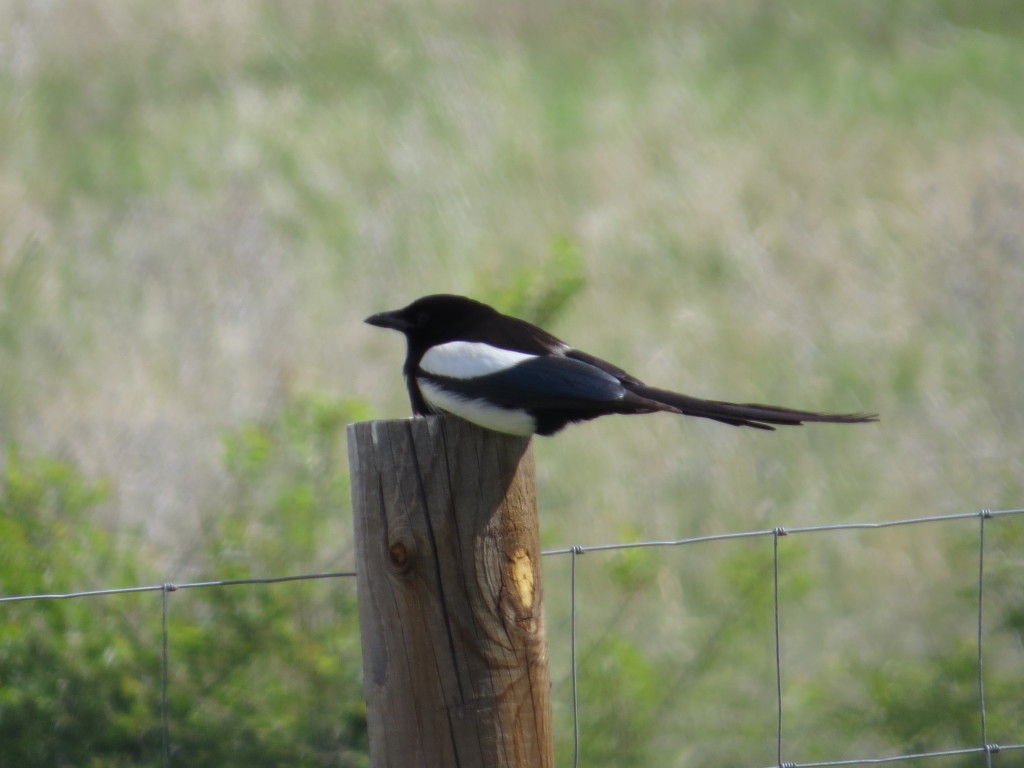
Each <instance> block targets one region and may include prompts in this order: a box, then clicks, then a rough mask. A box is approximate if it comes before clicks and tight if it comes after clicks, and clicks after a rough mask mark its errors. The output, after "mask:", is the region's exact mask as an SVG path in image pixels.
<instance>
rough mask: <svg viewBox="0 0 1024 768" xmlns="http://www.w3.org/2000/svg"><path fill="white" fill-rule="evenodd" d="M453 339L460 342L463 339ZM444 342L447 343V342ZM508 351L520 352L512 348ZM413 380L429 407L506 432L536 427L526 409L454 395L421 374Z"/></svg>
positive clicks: (528, 432) (524, 432)
mask: <svg viewBox="0 0 1024 768" xmlns="http://www.w3.org/2000/svg"><path fill="white" fill-rule="evenodd" d="M453 343H458V344H463V343H466V342H453ZM445 346H448V345H447V344H446V345H445ZM480 346H486V345H480ZM434 349H437V347H434ZM491 349H493V347H491ZM428 354H429V353H428ZM511 354H519V353H518V352H513V353H511ZM524 357H531V355H524ZM498 370H501V369H498ZM445 375H450V374H445ZM416 383H417V384H419V386H420V392H422V393H423V398H424V399H425V400H426V401H427V403H428V404H429V405H430V406H431V407H432V408H436V409H437V410H440V411H445V412H447V413H451V414H454V415H455V416H459V417H460V418H463V419H465V420H466V421H471V422H473V423H474V424H476V425H477V426H480V427H483V428H484V429H493V430H494V431H495V432H505V433H507V434H510V435H532V434H533V433H534V432H535V431H536V429H537V423H536V422H535V421H534V420H533V417H532V416H531V415H530V414H528V413H527V412H526V411H514V410H509V409H507V408H499V407H497V406H495V405H491V404H490V403H487V402H484V401H483V400H474V399H470V398H468V397H462V396H460V395H455V394H452V393H451V392H448V391H447V390H445V389H444V388H442V387H439V386H438V385H437V384H434V383H432V382H431V381H430V380H429V379H425V378H422V377H420V378H417V379H416Z"/></svg>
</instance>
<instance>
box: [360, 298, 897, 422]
mask: <svg viewBox="0 0 1024 768" xmlns="http://www.w3.org/2000/svg"><path fill="white" fill-rule="evenodd" d="M366 322H367V323H369V324H370V325H376V326H379V327H381V328H393V329H395V330H396V331H401V332H402V333H404V334H405V338H406V341H407V343H408V352H407V354H406V358H405V366H404V368H403V371H404V372H405V378H406V383H407V385H408V387H409V400H410V401H411V402H412V410H413V412H414V413H416V414H419V415H424V416H425V415H428V414H432V413H441V412H445V413H451V414H454V415H456V416H459V417H461V418H463V419H466V420H467V421H471V422H473V423H474V424H477V425H479V426H481V427H485V428H486V429H492V430H495V431H497V432H507V433H510V434H513V435H531V434H538V435H553V434H555V433H556V432H558V431H559V430H560V429H562V428H563V427H564V426H565V425H566V424H569V423H572V422H577V421H587V420H588V419H595V418H597V417H598V416H604V415H606V414H610V413H626V414H630V413H653V412H655V411H666V412H668V413H680V414H684V415H686V416H700V417H702V418H705V419H714V420H715V421H720V422H723V423H725V424H732V425H733V426H736V427H756V428H757V429H767V430H772V429H774V427H773V426H771V425H773V424H775V425H787V426H789V425H793V426H797V425H800V424H802V423H803V422H805V421H820V422H830V423H835V424H855V423H858V422H865V421H877V420H878V417H877V416H875V415H874V414H865V413H814V412H811V411H796V410H793V409H791V408H781V407H779V406H775V405H756V404H753V403H742V404H741V403H724V402H720V401H718V400H702V399H700V398H697V397H690V396H688V395H682V394H679V393H678V392H670V391H668V390H664V389H655V388H654V387H649V386H647V385H646V384H644V383H643V382H642V381H640V380H639V379H637V378H635V377H633V376H630V375H629V374H628V373H626V372H625V371H624V370H622V369H621V368H617V367H615V366H614V365H612V364H611V363H606V362H605V361H604V360H600V359H598V358H596V357H593V356H592V355H588V354H587V353H586V352H580V351H579V350H578V349H573V348H572V347H570V346H569V345H568V344H566V343H565V342H564V341H561V340H560V339H557V338H555V337H554V336H552V335H551V334H550V333H548V332H547V331H544V330H542V329H540V328H538V327H537V326H535V325H531V324H530V323H527V322H525V321H524V320H519V319H517V318H514V317H509V316H508V315H503V314H501V313H500V312H498V311H497V310H495V309H493V308H491V307H489V306H487V305H486V304H482V303H480V302H479V301H474V300H473V299H468V298H466V297H465V296H452V295H448V294H438V295H435V296H424V297H423V298H421V299H417V300H416V301H414V302H413V303H412V304H410V305H409V306H407V307H405V308H404V309H397V310H395V311H393V312H381V313H379V314H376V315H373V316H371V317H368V318H366Z"/></svg>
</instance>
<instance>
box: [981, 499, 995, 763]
mask: <svg viewBox="0 0 1024 768" xmlns="http://www.w3.org/2000/svg"><path fill="white" fill-rule="evenodd" d="M991 514H992V513H991V512H990V511H989V510H987V509H983V510H981V514H980V515H979V518H980V521H981V522H980V524H979V526H978V716H979V719H980V722H981V745H982V746H983V747H984V748H985V765H986V768H992V750H991V749H990V748H989V743H988V726H987V722H986V717H985V666H984V661H983V658H984V657H983V654H982V647H983V645H984V630H985V518H987V517H989V516H990V515H991Z"/></svg>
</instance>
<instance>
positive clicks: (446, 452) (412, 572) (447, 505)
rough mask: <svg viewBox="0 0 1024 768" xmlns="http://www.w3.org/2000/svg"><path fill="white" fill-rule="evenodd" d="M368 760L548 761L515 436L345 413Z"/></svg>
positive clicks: (541, 646) (540, 634)
mask: <svg viewBox="0 0 1024 768" xmlns="http://www.w3.org/2000/svg"><path fill="white" fill-rule="evenodd" d="M348 438H349V463H350V466H351V470H352V481H353V482H352V488H353V490H352V493H353V501H354V507H355V529H356V569H357V572H358V577H357V582H358V592H359V609H360V621H361V631H362V642H363V665H364V678H365V687H366V698H367V707H368V711H367V718H368V721H369V730H370V756H371V761H372V764H373V766H374V767H375V768H384V767H385V766H387V767H389V768H390V767H392V766H393V767H394V768H398V767H399V766H400V767H401V768H409V766H424V768H427V767H429V768H446V767H447V766H460V768H471V767H475V766H480V767H481V768H493V767H496V766H501V767H502V768H506V767H508V768H511V767H512V766H515V767H516V768H520V767H522V768H527V767H528V768H547V767H548V766H553V765H554V758H553V752H552V734H551V701H550V684H549V679H548V664H547V650H546V645H545V637H544V617H543V612H542V589H541V579H540V573H541V565H540V537H539V531H538V523H537V501H536V489H535V481H534V464H533V451H532V447H531V444H530V441H529V439H527V438H520V437H514V436H509V435H502V434H498V433H496V432H490V431H487V430H483V429H479V428H478V427H475V426H473V425H472V424H469V423H467V422H464V421H461V420H459V419H455V418H450V417H428V418H415V419H404V420H395V421H374V422H363V423H359V424H353V425H351V426H350V427H349V433H348Z"/></svg>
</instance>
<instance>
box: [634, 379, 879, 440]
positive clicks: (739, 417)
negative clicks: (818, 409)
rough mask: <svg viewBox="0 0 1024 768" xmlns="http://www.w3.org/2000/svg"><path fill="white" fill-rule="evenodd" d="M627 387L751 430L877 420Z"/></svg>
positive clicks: (684, 410) (690, 413) (690, 412)
mask: <svg viewBox="0 0 1024 768" xmlns="http://www.w3.org/2000/svg"><path fill="white" fill-rule="evenodd" d="M629 389H630V390H631V391H633V392H635V393H636V394H638V395H640V396H641V397H646V398H648V399H650V400H654V401H656V402H659V403H664V404H665V405H668V406H671V407H672V408H675V409H677V410H678V411H679V412H680V413H683V414H686V415H687V416H699V417H701V418H704V419H714V420H715V421H720V422H722V423H723V424H732V425H733V426H734V427H754V428H755V429H767V430H774V429H775V427H774V426H772V425H773V424H774V425H776V426H786V427H798V426H800V425H801V424H803V423H804V422H805V421H817V422H824V423H827V424H861V423H864V422H868V421H878V416H877V415H876V414H873V413H815V412H813V411H797V410H794V409H793V408H782V407H781V406H778V405H758V404H757V403H725V402H722V401H720V400H702V399H701V398H699V397H690V396H689V395H682V394H680V393H678V392H670V391H669V390H667V389H656V388H655V387H648V386H647V385H646V384H641V385H639V386H630V387H629Z"/></svg>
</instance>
